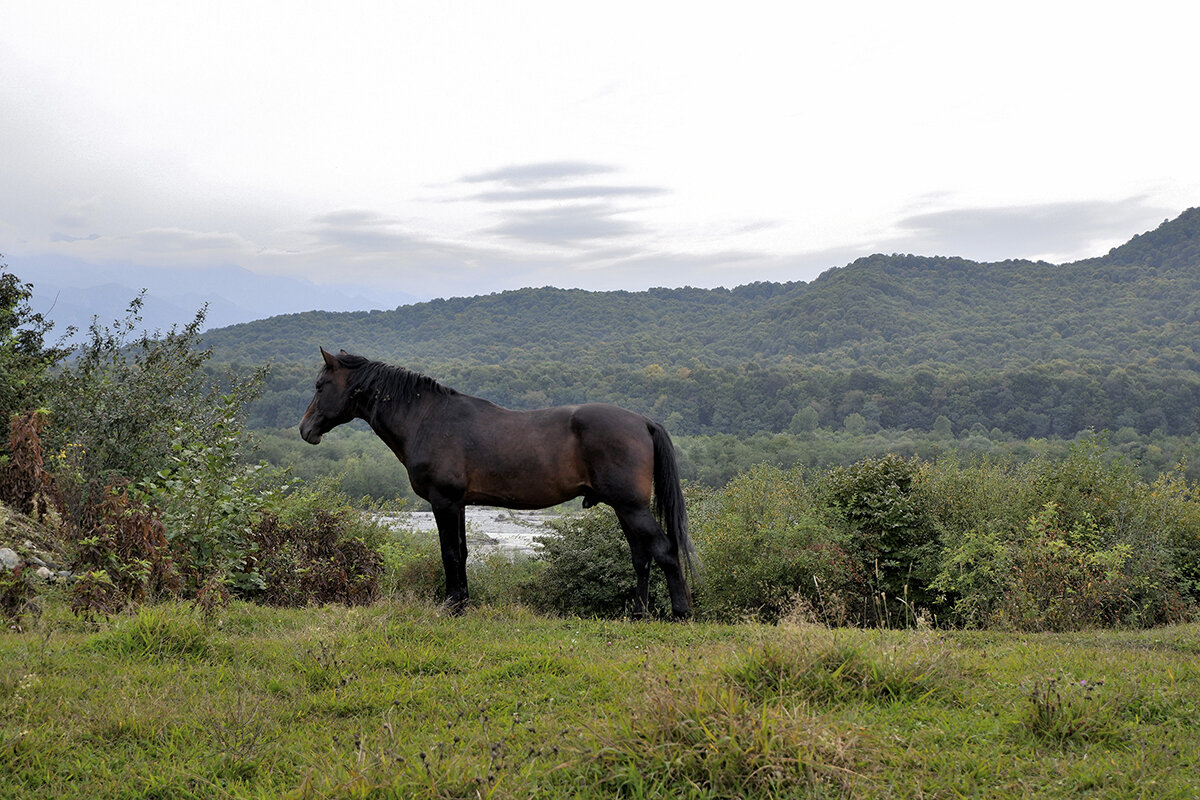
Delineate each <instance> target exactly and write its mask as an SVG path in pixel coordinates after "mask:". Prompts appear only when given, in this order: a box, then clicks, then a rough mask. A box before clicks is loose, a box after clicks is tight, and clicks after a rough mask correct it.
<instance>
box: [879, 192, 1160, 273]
mask: <svg viewBox="0 0 1200 800" xmlns="http://www.w3.org/2000/svg"><path fill="white" fill-rule="evenodd" d="M1170 214H1171V211H1170V210H1169V209H1166V208H1162V207H1158V206H1150V205H1147V198H1146V197H1145V196H1137V197H1130V198H1127V199H1124V200H1118V201H1087V202H1062V203H1044V204H1038V205H1025V206H997V207H992V208H963V209H954V210H947V211H934V212H929V213H924V214H914V215H911V216H908V217H905V218H903V219H901V220H900V221H899V223H898V226H899V228H900V229H901V230H902V231H904V232H905V233H904V235H903V236H902V237H901V238H900V239H898V240H896V241H895V242H892V244H893V245H898V246H899V247H898V249H905V250H912V249H913V248H914V247H916V248H917V249H919V250H921V251H923V252H925V253H927V254H930V255H933V254H936V255H960V256H965V257H967V258H973V259H976V260H979V261H995V260H1003V259H1008V258H1036V259H1045V260H1047V261H1055V262H1057V261H1069V260H1074V259H1079V258H1087V257H1089V256H1097V255H1103V253H1104V252H1106V251H1107V250H1108V248H1109V247H1111V246H1113V245H1114V244H1117V243H1120V242H1123V241H1125V240H1126V239H1128V238H1129V235H1130V233H1129V232H1130V231H1131V230H1137V229H1138V228H1139V227H1142V226H1153V225H1155V224H1157V223H1158V222H1159V221H1161V220H1162V219H1163V217H1164V216H1169V215H1170ZM905 245H907V246H905Z"/></svg>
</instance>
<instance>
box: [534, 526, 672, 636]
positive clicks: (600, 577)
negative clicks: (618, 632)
mask: <svg viewBox="0 0 1200 800" xmlns="http://www.w3.org/2000/svg"><path fill="white" fill-rule="evenodd" d="M549 527H550V529H551V532H550V533H547V534H545V535H543V536H539V537H537V546H538V551H537V554H536V558H537V560H538V561H540V562H542V563H543V564H544V565H545V566H544V568H543V569H541V570H540V571H539V572H538V573H537V575H536V577H535V578H534V579H533V580H532V581H531V582H530V583H527V584H525V585H524V587H523V590H522V599H524V600H525V601H526V602H528V603H529V604H530V605H532V606H533V607H534V608H536V609H539V610H542V611H548V612H552V613H557V614H575V615H579V616H587V617H592V616H594V617H622V616H625V615H626V614H628V613H629V612H630V610H631V609H632V606H633V591H634V588H635V585H636V582H637V581H636V576H635V574H634V571H633V562H632V560H631V557H630V554H629V544H628V542H627V541H626V539H625V534H624V533H623V532H622V531H621V526H620V524H619V523H618V522H617V518H616V515H615V514H613V512H612V510H611V509H609V508H608V507H607V506H598V507H596V508H592V509H589V510H586V511H584V512H583V513H581V514H579V515H577V516H576V515H573V516H569V517H564V518H562V519H559V520H556V521H553V522H551V523H549ZM670 607H671V604H670V600H669V599H668V597H667V592H666V581H664V580H662V574H661V572H659V571H658V568H657V567H656V566H652V567H651V568H650V610H651V612H656V611H661V610H665V609H669V608H670Z"/></svg>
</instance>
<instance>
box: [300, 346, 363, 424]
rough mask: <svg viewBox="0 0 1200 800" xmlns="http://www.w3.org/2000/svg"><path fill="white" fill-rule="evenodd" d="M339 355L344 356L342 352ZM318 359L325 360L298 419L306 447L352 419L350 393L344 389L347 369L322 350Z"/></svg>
mask: <svg viewBox="0 0 1200 800" xmlns="http://www.w3.org/2000/svg"><path fill="white" fill-rule="evenodd" d="M342 355H348V354H347V353H346V351H345V350H343V351H342ZM321 357H322V358H324V359H325V366H324V367H323V368H322V369H321V374H320V375H318V376H317V388H316V392H314V394H313V399H312V402H311V403H309V404H308V410H307V411H305V412H304V418H303V419H302V420H300V436H301V438H303V439H304V441H306V442H308V443H309V444H319V443H320V442H321V437H322V436H324V435H325V434H326V433H329V431H331V430H333V429H334V428H336V427H337V426H338V425H341V424H342V423H343V422H349V421H350V420H352V419H353V418H354V411H353V409H352V407H351V403H350V392H348V391H347V390H346V384H347V382H348V380H349V377H350V369H351V368H350V367H348V366H346V365H344V364H343V363H342V362H341V360H340V359H339V357H338V356H335V355H333V354H331V353H327V352H325V348H323V347H322V348H321Z"/></svg>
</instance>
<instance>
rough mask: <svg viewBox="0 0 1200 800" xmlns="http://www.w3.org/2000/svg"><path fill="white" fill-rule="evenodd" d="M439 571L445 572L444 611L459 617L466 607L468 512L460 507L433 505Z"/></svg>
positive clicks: (455, 505)
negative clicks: (438, 549)
mask: <svg viewBox="0 0 1200 800" xmlns="http://www.w3.org/2000/svg"><path fill="white" fill-rule="evenodd" d="M433 518H434V520H436V521H437V526H438V540H439V542H440V544H441V547H442V567H443V569H445V571H446V607H447V608H448V609H449V610H450V613H452V614H461V613H462V612H463V611H464V610H465V609H466V606H467V600H468V593H467V510H466V508H465V507H464V506H463V505H462V504H461V503H454V504H445V505H435V506H434V508H433Z"/></svg>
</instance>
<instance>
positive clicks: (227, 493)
mask: <svg viewBox="0 0 1200 800" xmlns="http://www.w3.org/2000/svg"><path fill="white" fill-rule="evenodd" d="M238 413H239V404H238V401H237V399H236V398H235V397H232V396H229V395H227V396H225V397H223V398H221V416H220V417H219V418H218V419H217V421H216V422H215V423H214V431H215V432H216V433H218V434H219V435H218V436H217V437H216V438H215V439H212V440H207V441H205V440H193V439H190V438H189V437H188V436H187V431H186V426H183V425H178V426H176V427H175V434H176V439H175V441H174V443H173V444H172V447H171V452H170V454H169V455H168V456H167V461H168V466H167V467H166V468H165V469H162V470H159V471H158V473H157V474H156V475H155V476H154V477H153V478H151V479H149V480H146V481H144V482H143V483H142V485H141V486H142V490H143V492H144V493H145V496H146V498H147V499H148V501H149V502H151V503H153V504H154V506H155V507H156V508H158V509H159V511H160V513H161V514H162V518H163V523H164V525H165V530H166V536H167V538H168V540H169V541H170V542H171V545H172V547H173V548H174V551H175V553H176V554H177V556H178V559H179V563H180V566H181V568H182V571H183V573H184V575H185V576H186V578H187V582H188V587H187V588H188V590H189V593H191V592H193V591H195V590H196V589H197V588H198V587H200V586H202V585H203V584H204V583H205V582H206V581H207V580H209V578H211V577H212V576H217V577H218V578H220V579H221V580H222V581H224V582H225V583H227V584H228V585H229V587H230V588H231V589H232V590H233V591H235V592H237V593H239V594H241V595H243V596H251V595H253V594H254V593H255V592H258V591H261V590H262V589H264V588H265V584H264V582H263V578H262V575H261V574H259V570H258V567H257V560H256V558H255V553H254V551H255V549H256V547H257V543H256V542H255V538H254V528H255V526H256V525H257V524H259V522H260V521H261V520H262V519H263V517H264V516H265V515H266V514H269V513H270V511H271V509H272V508H274V507H275V506H277V505H278V504H279V502H280V498H281V497H282V493H283V492H284V490H285V489H286V488H287V484H286V482H285V480H284V478H283V477H282V476H281V475H279V473H278V472H275V471H272V470H266V469H264V468H263V466H262V465H257V466H246V465H244V464H243V463H242V455H241V446H242V444H243V439H244V436H243V434H242V432H241V430H240V427H239V425H238V420H237V415H238Z"/></svg>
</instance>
